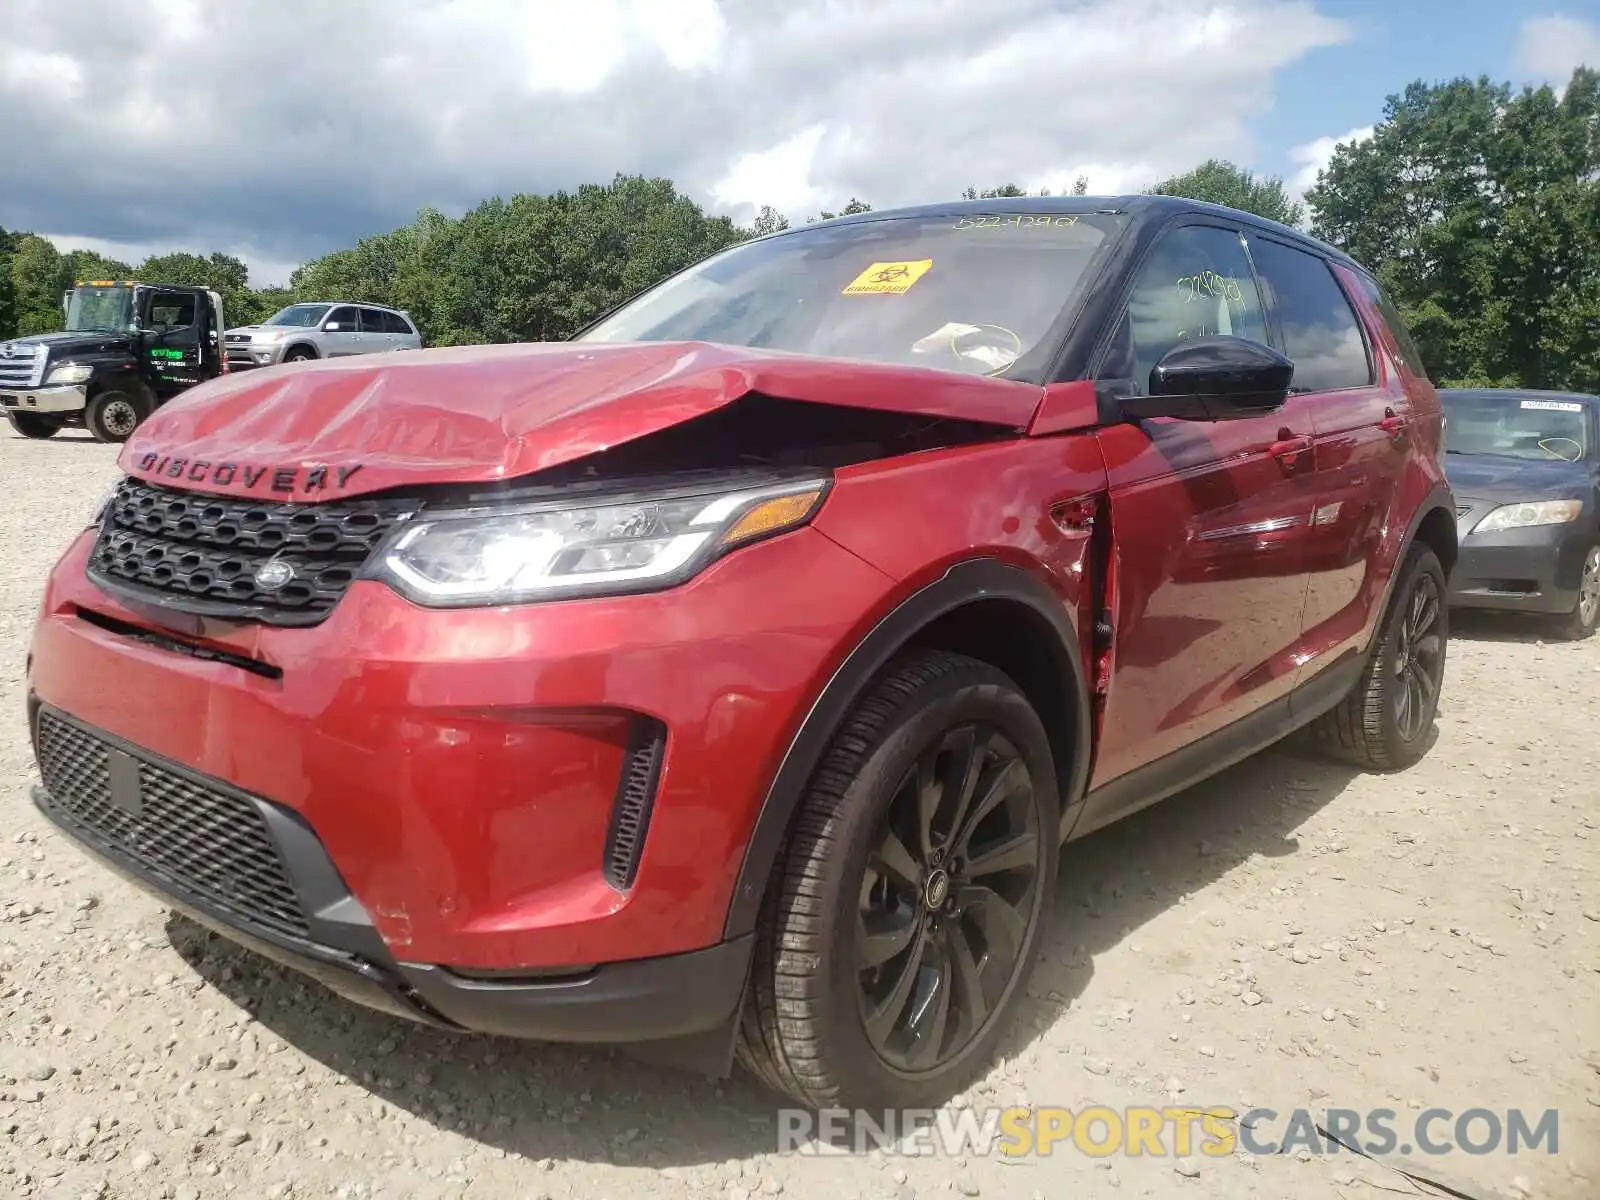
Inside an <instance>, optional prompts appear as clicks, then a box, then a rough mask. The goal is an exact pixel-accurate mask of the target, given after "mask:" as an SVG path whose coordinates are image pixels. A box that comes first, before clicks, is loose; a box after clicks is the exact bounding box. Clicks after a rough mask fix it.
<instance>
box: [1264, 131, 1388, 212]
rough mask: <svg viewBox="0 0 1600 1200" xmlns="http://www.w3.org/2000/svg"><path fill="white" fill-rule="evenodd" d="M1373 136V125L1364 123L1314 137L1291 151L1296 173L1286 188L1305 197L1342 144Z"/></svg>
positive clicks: (1290, 178)
mask: <svg viewBox="0 0 1600 1200" xmlns="http://www.w3.org/2000/svg"><path fill="white" fill-rule="evenodd" d="M1371 136H1372V126H1371V125H1363V126H1361V127H1360V128H1359V129H1351V130H1348V131H1347V132H1345V133H1341V134H1338V135H1337V136H1332V137H1319V138H1313V139H1312V140H1311V141H1309V142H1305V143H1303V144H1302V145H1299V146H1295V147H1294V148H1293V149H1291V150H1290V151H1289V161H1290V162H1292V163H1294V164H1295V170H1294V174H1292V175H1290V176H1289V178H1288V180H1287V181H1286V182H1285V184H1284V188H1285V190H1286V191H1287V192H1288V193H1289V194H1290V195H1291V196H1292V197H1293V198H1294V199H1296V200H1303V199H1305V194H1306V191H1307V190H1308V189H1309V188H1311V186H1312V185H1313V184H1315V183H1316V182H1317V175H1318V173H1319V172H1321V171H1323V170H1325V169H1326V168H1327V166H1328V163H1329V161H1330V160H1331V159H1332V158H1333V152H1334V151H1335V150H1337V149H1338V148H1339V147H1340V146H1344V145H1348V144H1350V143H1352V142H1364V141H1366V140H1367V139H1368V138H1370V137H1371Z"/></svg>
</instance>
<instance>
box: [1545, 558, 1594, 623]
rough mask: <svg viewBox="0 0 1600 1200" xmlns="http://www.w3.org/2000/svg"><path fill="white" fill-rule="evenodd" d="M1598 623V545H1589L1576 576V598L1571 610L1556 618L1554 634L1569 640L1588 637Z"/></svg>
mask: <svg viewBox="0 0 1600 1200" xmlns="http://www.w3.org/2000/svg"><path fill="white" fill-rule="evenodd" d="M1596 623H1600V546H1591V547H1589V553H1588V554H1587V555H1586V556H1585V557H1584V560H1583V573H1582V574H1581V575H1580V576H1579V577H1578V600H1577V603H1576V604H1574V605H1573V606H1572V611H1571V612H1569V613H1566V614H1564V615H1563V616H1560V617H1558V618H1556V621H1555V632H1556V636H1557V637H1560V638H1564V639H1566V640H1567V641H1569V642H1579V641H1582V640H1583V639H1584V638H1586V637H1588V636H1589V635H1590V634H1592V633H1593V632H1594V630H1595V625H1596Z"/></svg>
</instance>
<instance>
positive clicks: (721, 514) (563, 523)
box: [369, 479, 828, 607]
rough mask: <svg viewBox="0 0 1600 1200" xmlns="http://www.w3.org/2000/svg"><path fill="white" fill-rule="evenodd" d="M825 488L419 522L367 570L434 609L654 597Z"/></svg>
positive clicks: (765, 531) (776, 525) (646, 498)
mask: <svg viewBox="0 0 1600 1200" xmlns="http://www.w3.org/2000/svg"><path fill="white" fill-rule="evenodd" d="M827 489H828V481H827V480H825V479H806V480H802V481H798V482H793V483H785V484H777V485H770V486H765V487H756V488H747V489H741V490H732V489H728V490H721V491H714V492H707V491H704V490H700V491H688V490H680V491H677V492H666V491H663V492H658V493H652V494H648V495H623V496H617V497H615V498H612V499H607V500H605V501H604V502H596V503H593V504H584V505H574V504H573V503H571V502H570V501H565V502H563V501H555V502H551V503H543V504H526V505H518V506H516V507H505V508H493V509H481V510H477V511H473V512H460V513H452V514H449V515H441V516H437V517H431V518H430V517H423V518H420V519H419V520H418V521H417V522H416V523H415V524H414V525H410V526H408V527H405V528H404V529H403V531H402V532H401V533H399V534H398V535H397V536H396V537H395V539H394V540H393V541H392V542H391V543H390V544H389V546H388V548H387V549H386V550H385V551H384V552H382V553H380V554H379V555H377V556H376V558H375V565H374V567H373V568H372V569H371V570H370V572H369V573H370V574H371V575H373V576H375V577H377V578H381V579H383V580H385V581H386V582H388V583H390V584H391V585H393V586H394V587H395V588H396V589H397V590H398V591H400V592H401V593H402V594H404V595H405V596H407V597H409V598H410V599H411V600H413V601H415V602H416V603H418V604H425V605H431V606H438V607H464V606H470V605H494V604H512V603H518V602H527V601H531V600H551V599H558V598H564V597H569V596H580V595H596V594H608V595H614V594H618V593H623V592H640V591H656V590H659V589H661V588H666V587H671V586H673V585H674V584H678V583H682V582H683V581H684V580H686V579H688V578H690V577H691V576H693V575H694V574H696V573H697V572H698V571H700V570H702V569H703V568H704V567H705V566H706V565H707V564H708V563H710V562H711V561H713V560H714V559H716V558H718V557H719V556H721V555H722V554H725V553H727V552H728V551H729V550H732V549H734V548H735V547H737V546H742V545H745V544H747V543H749V542H752V541H755V540H756V539H758V538H763V537H769V536H771V535H773V534H776V533H781V532H783V531H784V530H787V529H793V528H794V527H795V526H797V525H800V524H803V523H804V522H805V521H806V520H808V519H809V518H810V517H811V515H812V514H813V513H814V512H816V510H817V508H818V506H819V505H820V504H821V503H822V498H823V496H824V495H826V493H827Z"/></svg>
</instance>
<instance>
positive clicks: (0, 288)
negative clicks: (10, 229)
mask: <svg viewBox="0 0 1600 1200" xmlns="http://www.w3.org/2000/svg"><path fill="white" fill-rule="evenodd" d="M11 243H12V235H11V234H9V233H7V232H6V231H5V229H4V228H0V341H5V340H6V339H7V338H10V337H15V336H16V333H17V289H16V285H15V284H13V283H12V282H11Z"/></svg>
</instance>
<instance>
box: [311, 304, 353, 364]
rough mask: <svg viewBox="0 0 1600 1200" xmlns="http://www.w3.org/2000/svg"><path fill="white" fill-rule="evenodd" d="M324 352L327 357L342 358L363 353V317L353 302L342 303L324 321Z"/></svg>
mask: <svg viewBox="0 0 1600 1200" xmlns="http://www.w3.org/2000/svg"><path fill="white" fill-rule="evenodd" d="M319 340H320V341H321V343H322V353H323V357H325V358H340V357H342V356H344V355H346V354H360V353H361V318H360V316H358V315H357V313H356V307H355V305H353V304H341V305H339V306H338V307H337V308H335V309H333V310H332V311H331V312H329V313H328V315H327V317H326V318H325V319H324V320H323V322H322V335H321V337H320V339H319Z"/></svg>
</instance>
